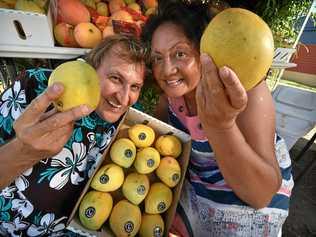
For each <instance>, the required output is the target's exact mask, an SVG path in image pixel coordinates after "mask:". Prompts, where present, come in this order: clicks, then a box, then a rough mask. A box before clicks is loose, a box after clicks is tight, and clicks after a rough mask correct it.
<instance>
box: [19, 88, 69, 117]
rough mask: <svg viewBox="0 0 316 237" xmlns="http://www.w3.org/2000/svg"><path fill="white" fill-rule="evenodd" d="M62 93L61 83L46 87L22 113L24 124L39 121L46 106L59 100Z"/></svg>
mask: <svg viewBox="0 0 316 237" xmlns="http://www.w3.org/2000/svg"><path fill="white" fill-rule="evenodd" d="M63 91H64V87H63V85H62V84H61V83H54V84H53V85H51V86H50V87H48V88H47V89H46V90H45V91H44V92H43V93H42V94H41V95H39V96H38V97H36V98H35V99H34V100H33V101H32V102H31V104H30V105H29V106H28V107H27V108H26V110H25V112H24V113H23V122H24V123H34V122H37V121H39V119H40V118H41V116H42V114H43V113H44V112H45V111H46V109H47V108H48V106H49V105H50V104H51V103H52V102H53V101H54V100H56V99H57V98H59V97H60V96H61V95H62V93H63Z"/></svg>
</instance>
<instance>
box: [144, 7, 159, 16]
mask: <svg viewBox="0 0 316 237" xmlns="http://www.w3.org/2000/svg"><path fill="white" fill-rule="evenodd" d="M155 14H156V8H155V7H152V8H148V9H147V10H146V12H145V16H150V15H155Z"/></svg>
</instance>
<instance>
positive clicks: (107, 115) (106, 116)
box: [98, 111, 125, 123]
mask: <svg viewBox="0 0 316 237" xmlns="http://www.w3.org/2000/svg"><path fill="white" fill-rule="evenodd" d="M124 113H125V112H123V113H112V112H108V111H107V112H103V113H98V115H99V116H100V117H101V118H102V119H103V120H105V121H107V122H109V123H115V122H116V121H118V120H119V119H120V117H121V116H122V115H123V114H124Z"/></svg>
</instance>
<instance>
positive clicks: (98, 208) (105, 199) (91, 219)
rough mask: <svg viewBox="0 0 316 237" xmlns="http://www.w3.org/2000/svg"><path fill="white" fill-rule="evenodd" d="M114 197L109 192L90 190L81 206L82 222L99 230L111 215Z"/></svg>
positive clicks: (90, 227)
mask: <svg viewBox="0 0 316 237" xmlns="http://www.w3.org/2000/svg"><path fill="white" fill-rule="evenodd" d="M112 206H113V199H112V197H111V195H110V194H109V193H104V192H99V191H90V192H88V193H87V194H86V195H85V196H84V197H83V199H82V201H81V203H80V206H79V219H80V222H81V224H82V225H83V226H84V227H86V228H87V229H90V230H98V229H100V228H101V226H102V225H103V223H104V222H105V221H106V220H107V219H108V217H109V216H110V213H111V210H112Z"/></svg>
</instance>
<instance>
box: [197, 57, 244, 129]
mask: <svg viewBox="0 0 316 237" xmlns="http://www.w3.org/2000/svg"><path fill="white" fill-rule="evenodd" d="M201 67H202V73H201V81H200V82H199V85H198V87H197V90H196V101H197V108H198V115H199V118H200V120H201V123H202V125H203V126H207V127H208V128H209V129H215V130H226V129H229V128H231V127H232V126H233V125H234V124H235V121H236V118H237V115H238V114H239V113H240V112H241V111H243V110H244V109H245V108H246V105H247V99H248V97H247V92H246V90H245V89H244V87H243V86H242V84H241V82H240V80H239V79H238V77H237V75H236V74H235V73H234V72H233V71H232V70H231V69H229V68H228V67H222V68H220V69H219V70H218V68H217V67H216V65H215V64H214V62H213V61H212V59H211V58H210V57H209V56H208V55H206V54H202V55H201Z"/></svg>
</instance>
